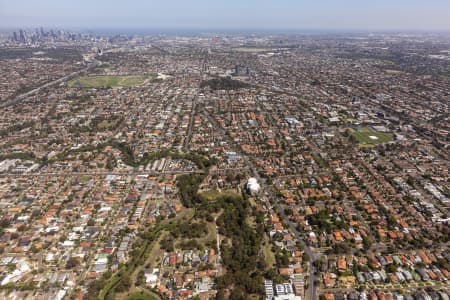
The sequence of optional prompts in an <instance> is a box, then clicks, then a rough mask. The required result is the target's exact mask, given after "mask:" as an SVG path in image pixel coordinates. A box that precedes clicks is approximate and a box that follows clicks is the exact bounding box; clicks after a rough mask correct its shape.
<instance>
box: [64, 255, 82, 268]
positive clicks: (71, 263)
mask: <svg viewBox="0 0 450 300" xmlns="http://www.w3.org/2000/svg"><path fill="white" fill-rule="evenodd" d="M79 264H80V262H79V260H78V258H76V257H71V258H69V259H68V260H67V262H66V269H73V268H75V267H76V266H78V265H79Z"/></svg>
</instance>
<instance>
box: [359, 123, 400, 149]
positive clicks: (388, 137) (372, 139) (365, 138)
mask: <svg viewBox="0 0 450 300" xmlns="http://www.w3.org/2000/svg"><path fill="white" fill-rule="evenodd" d="M352 138H353V139H355V140H356V141H357V142H358V143H359V145H361V146H373V145H378V144H383V143H387V142H391V141H392V140H393V138H392V134H391V133H385V132H378V131H374V130H372V129H370V128H366V127H364V128H359V129H358V130H355V131H354V132H353V133H352Z"/></svg>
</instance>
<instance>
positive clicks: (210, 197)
mask: <svg viewBox="0 0 450 300" xmlns="http://www.w3.org/2000/svg"><path fill="white" fill-rule="evenodd" d="M236 195H239V194H238V193H236V191H234V190H225V191H218V190H208V191H205V192H202V193H200V196H201V197H204V198H205V199H206V200H207V201H214V200H216V199H217V198H218V197H221V196H236Z"/></svg>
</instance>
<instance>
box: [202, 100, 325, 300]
mask: <svg viewBox="0 0 450 300" xmlns="http://www.w3.org/2000/svg"><path fill="white" fill-rule="evenodd" d="M203 112H204V115H205V116H206V117H207V118H208V120H209V121H210V122H211V124H212V125H213V126H214V127H215V128H216V129H217V130H219V131H220V132H221V133H222V134H223V135H224V137H225V138H227V139H228V141H229V142H230V144H231V145H232V146H233V147H234V148H235V151H236V153H239V155H240V156H241V157H242V159H243V160H244V162H245V164H246V165H247V166H249V168H250V170H251V173H252V174H253V176H254V177H255V178H256V179H257V180H258V181H259V182H261V188H262V191H261V193H262V194H266V195H268V197H269V199H270V200H272V203H277V201H276V198H277V197H276V195H275V194H274V193H273V192H272V190H271V189H269V188H267V184H265V180H264V179H263V178H261V176H260V175H259V173H258V171H257V168H256V166H255V164H254V163H253V161H252V160H251V159H250V158H249V157H248V156H247V155H246V154H245V153H244V152H243V151H241V148H240V147H239V145H238V144H237V143H236V142H235V141H234V140H232V139H231V138H230V137H229V136H228V135H227V133H226V132H225V129H224V128H222V127H221V126H220V124H219V123H218V122H217V121H216V119H215V118H214V117H213V116H211V114H210V113H209V112H208V111H207V110H206V109H203ZM275 208H276V210H277V211H278V214H279V216H280V217H281V218H282V219H283V221H284V222H285V223H286V224H287V225H288V226H289V229H290V231H291V232H292V233H293V235H294V236H295V238H296V239H297V240H298V241H299V242H300V243H301V244H302V245H303V247H304V251H305V252H306V254H308V256H309V262H308V265H309V266H308V269H309V283H308V290H307V297H306V298H307V299H308V300H315V299H317V287H316V286H315V281H316V279H317V276H316V274H315V273H316V269H315V267H314V261H315V260H316V259H317V256H318V253H316V252H315V251H314V249H313V248H311V247H309V246H308V245H307V244H306V243H305V241H304V239H303V237H302V236H301V234H300V232H299V231H298V230H297V226H296V225H295V224H294V223H293V222H292V221H290V219H289V217H288V216H286V214H285V213H284V207H282V206H281V205H279V204H275Z"/></svg>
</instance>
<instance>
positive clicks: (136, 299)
mask: <svg viewBox="0 0 450 300" xmlns="http://www.w3.org/2000/svg"><path fill="white" fill-rule="evenodd" d="M127 300H156V298H155V297H153V296H152V295H149V294H147V293H144V292H133V293H130V294H128V296H127Z"/></svg>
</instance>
